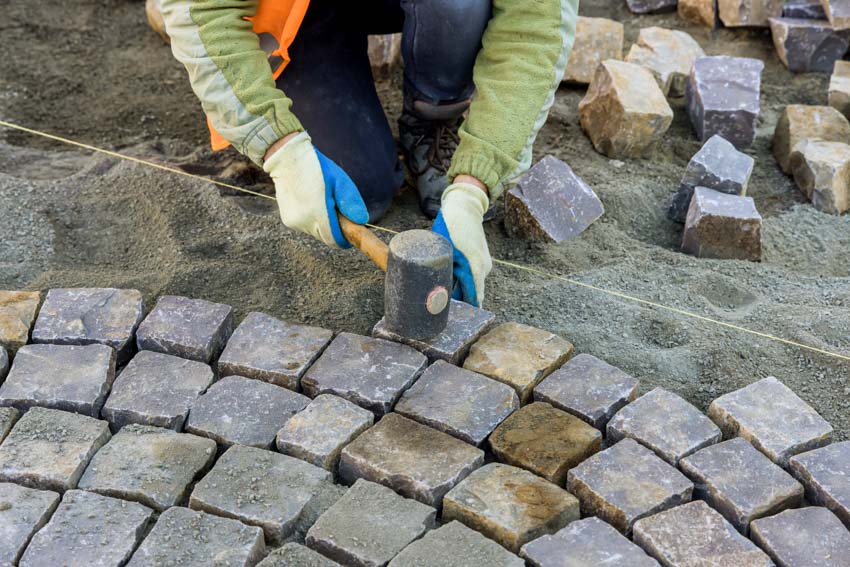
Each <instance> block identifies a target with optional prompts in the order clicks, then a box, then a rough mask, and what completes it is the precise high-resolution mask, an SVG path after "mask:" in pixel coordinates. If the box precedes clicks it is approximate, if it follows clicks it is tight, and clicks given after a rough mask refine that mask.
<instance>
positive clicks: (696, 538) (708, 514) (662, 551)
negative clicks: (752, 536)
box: [634, 500, 773, 567]
mask: <svg viewBox="0 0 850 567" xmlns="http://www.w3.org/2000/svg"><path fill="white" fill-rule="evenodd" d="M634 541H635V543H636V544H638V545H639V546H641V547H642V548H643V549H644V550H646V552H647V553H649V554H650V555H651V556H653V557H655V558H656V559H658V561H660V562H661V564H662V565H706V564H709V565H729V566H732V565H734V566H735V567H773V563H772V562H771V561H770V558H769V557H768V556H767V555H765V554H764V552H763V551H762V550H760V549H759V548H758V547H756V546H755V545H754V544H753V543H752V542H751V541H750V540H748V539H747V538H745V537H744V536H742V535H741V534H739V533H738V532H737V530H735V528H734V527H733V526H732V524H730V523H729V522H727V521H726V520H724V519H723V516H721V515H720V514H719V513H717V512H715V511H714V510H712V509H711V508H709V506H708V504H706V503H705V502H703V501H702V500H696V501H694V502H690V503H688V504H683V505H681V506H676V507H675V508H672V509H670V510H666V511H664V512H660V513H658V514H655V515H654V516H650V517H649V518H643V519H642V520H638V521H637V522H635V528H634ZM708 558H710V561H709V562H708V563H706V560H707V559H708Z"/></svg>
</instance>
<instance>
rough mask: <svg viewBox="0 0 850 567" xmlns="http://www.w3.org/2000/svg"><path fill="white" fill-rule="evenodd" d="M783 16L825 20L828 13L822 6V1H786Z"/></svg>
mask: <svg viewBox="0 0 850 567" xmlns="http://www.w3.org/2000/svg"><path fill="white" fill-rule="evenodd" d="M782 16H783V17H785V18H805V19H808V20H825V19H826V12H825V11H824V9H823V6H821V3H820V0H785V5H784V6H783V7H782Z"/></svg>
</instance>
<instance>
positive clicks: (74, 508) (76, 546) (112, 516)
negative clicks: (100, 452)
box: [21, 490, 153, 567]
mask: <svg viewBox="0 0 850 567" xmlns="http://www.w3.org/2000/svg"><path fill="white" fill-rule="evenodd" d="M152 515H153V510H151V509H150V508H148V507H146V506H142V505H141V504H137V503H135V502H125V501H123V500H118V499H116V498H109V497H108V496H101V495H99V494H95V493H93V492H86V491H84V490H69V491H68V492H66V493H65V495H64V496H63V497H62V502H61V503H60V504H59V507H58V508H57V509H56V512H55V513H54V514H53V517H52V518H50V521H49V522H48V523H47V525H46V526H44V528H42V529H41V530H39V532H38V533H37V534H35V535H34V536H33V538H32V541H31V542H30V544H29V546H28V547H27V550H26V552H24V555H23V557H22V558H21V565H22V566H28V565H32V566H36V565H68V564H69V563H68V562H69V560H70V558H73V560H72V563H73V564H74V565H87V566H91V567H122V566H123V565H125V564H126V563H127V560H129V559H130V555H132V553H133V551H135V549H136V547H137V546H138V545H139V543H141V541H142V537H143V536H144V534H145V529H146V528H147V525H148V522H149V521H150V519H151V516H152Z"/></svg>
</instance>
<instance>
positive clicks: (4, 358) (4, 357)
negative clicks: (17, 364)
mask: <svg viewBox="0 0 850 567" xmlns="http://www.w3.org/2000/svg"><path fill="white" fill-rule="evenodd" d="M8 373H9V355H8V353H7V352H6V349H5V348H3V347H2V346H0V383H2V382H3V378H5V377H6V374H8Z"/></svg>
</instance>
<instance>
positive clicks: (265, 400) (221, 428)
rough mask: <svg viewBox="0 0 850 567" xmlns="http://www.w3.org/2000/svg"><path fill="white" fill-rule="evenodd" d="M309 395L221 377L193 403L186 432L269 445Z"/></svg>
mask: <svg viewBox="0 0 850 567" xmlns="http://www.w3.org/2000/svg"><path fill="white" fill-rule="evenodd" d="M308 403H310V398H308V397H307V396H302V395H301V394H297V393H295V392H293V391H292V390H287V389H286V388H281V387H280V386H275V385H274V384H269V383H267V382H262V381H260V380H252V379H250V378H245V377H243V376H228V377H227V378H222V379H221V380H219V381H218V382H216V383H215V384H213V385H212V386H210V388H209V390H207V391H206V393H204V394H203V395H202V396H201V397H199V398H198V399H197V400H195V401H194V402H193V403H192V407H191V409H190V410H189V420H188V421H187V422H186V432H188V433H194V434H195V435H200V436H202V437H209V438H210V439H212V440H214V441H216V442H217V443H219V444H221V445H223V446H225V447H229V446H230V445H234V444H239V445H250V446H252V447H259V448H261V449H266V448H270V447H271V446H272V444H273V443H274V440H275V435H277V432H278V430H280V428H281V427H283V425H284V424H285V423H286V421H287V420H288V419H289V418H290V417H292V416H293V415H295V414H296V413H298V412H299V411H301V410H303V409H304V408H305V407H307V404H308Z"/></svg>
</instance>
